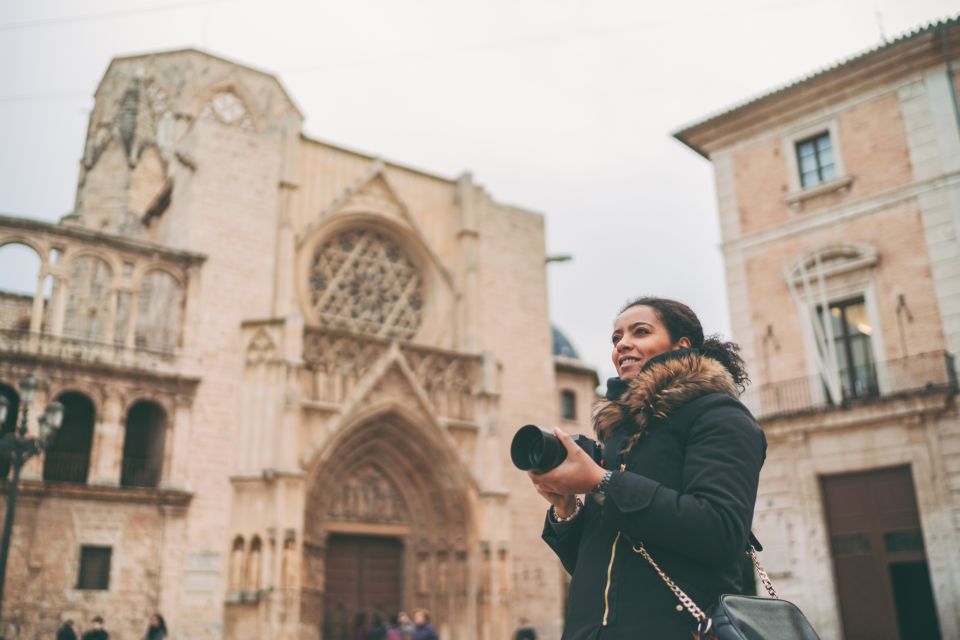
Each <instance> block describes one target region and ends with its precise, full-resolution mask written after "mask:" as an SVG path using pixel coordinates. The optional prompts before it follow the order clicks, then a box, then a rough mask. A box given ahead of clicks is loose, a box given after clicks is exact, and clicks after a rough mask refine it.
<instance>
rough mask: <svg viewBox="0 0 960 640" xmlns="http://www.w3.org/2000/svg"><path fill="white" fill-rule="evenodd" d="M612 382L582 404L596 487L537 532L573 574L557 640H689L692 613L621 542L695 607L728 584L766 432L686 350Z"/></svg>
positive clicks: (725, 382)
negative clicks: (639, 549) (600, 477)
mask: <svg viewBox="0 0 960 640" xmlns="http://www.w3.org/2000/svg"><path fill="white" fill-rule="evenodd" d="M623 386H626V389H624V388H623ZM623 386H619V388H618V385H610V387H609V391H608V398H607V399H606V400H601V401H600V402H599V403H598V405H597V408H596V410H595V412H594V423H595V427H596V428H597V431H598V434H601V437H603V440H604V442H603V444H604V467H606V468H607V469H611V470H614V473H613V476H612V478H611V480H610V483H609V486H608V488H607V490H606V497H605V498H604V499H603V501H602V504H601V503H600V502H598V500H597V499H596V498H595V497H594V495H593V494H590V495H588V496H587V500H586V503H585V505H584V507H583V510H582V511H581V513H580V514H579V515H578V516H576V517H575V518H574V519H573V520H572V521H570V522H568V523H559V524H558V523H555V522H553V521H552V520H551V518H550V516H549V513H548V516H547V522H546V524H545V526H544V530H543V539H544V540H545V541H546V543H547V544H548V545H549V546H550V547H551V548H552V549H553V550H554V551H555V552H556V554H557V555H558V556H559V557H560V560H561V561H562V563H563V566H564V567H565V568H566V570H567V571H568V572H569V573H570V574H571V575H572V576H573V580H572V582H571V585H570V595H569V602H568V605H567V617H566V621H565V624H564V630H563V640H588V639H592V638H596V637H597V635H598V633H599V632H600V630H601V629H603V633H602V640H621V639H622V640H673V639H674V638H676V639H677V640H681V639H682V640H689V638H690V637H691V633H692V631H693V630H695V629H696V623H695V621H694V619H693V617H692V616H691V615H690V613H689V612H687V611H686V610H685V609H684V610H681V611H678V610H677V606H678V604H679V601H678V600H677V598H676V597H675V596H674V595H673V593H672V592H671V591H670V590H669V589H668V588H667V586H666V585H665V584H664V583H663V581H662V580H661V578H660V577H659V576H658V575H657V574H656V573H655V572H654V570H653V568H652V567H651V566H650V565H649V564H648V563H647V561H646V560H644V559H643V558H642V557H641V556H640V555H639V554H637V553H635V552H634V551H633V550H632V548H631V547H632V544H631V542H632V543H640V542H643V544H644V545H645V547H646V549H647V551H648V552H649V553H650V555H651V556H652V557H653V559H654V560H655V561H656V562H657V563H658V564H659V565H660V567H661V568H662V569H663V570H664V572H665V573H666V574H667V575H668V576H670V577H671V578H672V579H673V580H674V582H676V583H677V584H678V585H679V586H680V587H681V588H682V589H683V590H684V591H686V593H687V595H689V596H690V597H691V598H692V599H693V600H694V602H696V603H697V604H698V605H699V606H701V607H702V608H704V609H706V608H707V607H709V606H710V605H712V604H713V603H714V602H716V600H717V598H718V596H720V595H721V594H723V593H738V592H740V589H741V584H740V582H741V579H740V576H741V559H742V558H743V551H744V548H745V546H746V543H747V539H748V536H749V535H750V525H751V522H752V519H753V508H754V503H755V501H756V496H757V483H758V479H759V474H760V467H761V466H762V465H763V460H764V457H765V455H766V440H765V438H764V436H763V432H762V431H761V430H760V428H759V427H758V426H757V423H756V421H755V420H754V419H753V417H752V416H751V415H750V412H749V411H748V410H747V409H746V407H744V406H743V405H742V404H741V403H740V402H739V401H738V400H737V399H736V395H737V393H736V388H735V386H734V385H733V382H732V381H731V378H730V375H729V373H728V372H727V371H726V370H725V369H724V368H723V366H722V365H721V364H720V363H719V362H717V361H716V360H713V359H711V358H708V357H705V356H702V355H700V354H699V353H697V352H696V351H690V350H683V351H675V352H670V353H669V354H664V355H663V356H660V357H658V358H654V359H653V360H651V361H650V363H648V365H647V366H646V367H645V368H644V370H643V371H642V372H640V373H639V374H638V375H637V377H636V378H634V379H632V380H630V381H629V382H628V383H625V384H624V385H623ZM631 442H632V448H631V449H630V450H629V452H627V453H626V454H624V453H621V452H622V451H623V449H624V448H626V447H628V446H630V445H631ZM621 465H626V466H625V470H624V471H619V470H620V469H621Z"/></svg>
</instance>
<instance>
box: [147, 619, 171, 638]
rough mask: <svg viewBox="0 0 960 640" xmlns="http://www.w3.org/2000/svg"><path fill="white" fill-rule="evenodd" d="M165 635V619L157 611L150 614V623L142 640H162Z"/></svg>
mask: <svg viewBox="0 0 960 640" xmlns="http://www.w3.org/2000/svg"><path fill="white" fill-rule="evenodd" d="M166 637H167V621H166V620H164V619H163V616H162V615H160V614H159V613H155V614H153V615H152V616H150V624H149V625H148V626H147V632H146V633H145V634H144V635H143V640H164V638H166Z"/></svg>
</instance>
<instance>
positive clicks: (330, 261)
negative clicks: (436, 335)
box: [308, 229, 424, 340]
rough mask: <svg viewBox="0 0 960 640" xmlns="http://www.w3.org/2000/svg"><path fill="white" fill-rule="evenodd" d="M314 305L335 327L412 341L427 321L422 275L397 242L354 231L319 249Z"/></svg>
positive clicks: (312, 270)
mask: <svg viewBox="0 0 960 640" xmlns="http://www.w3.org/2000/svg"><path fill="white" fill-rule="evenodd" d="M308 278H309V282H310V291H311V294H310V304H311V306H312V307H313V310H314V312H315V313H316V314H317V316H318V318H319V320H320V322H321V324H323V325H324V326H326V327H330V328H333V329H345V330H348V331H356V332H358V333H366V334H373V335H378V336H384V337H389V338H400V339H404V340H409V339H410V338H412V337H413V336H414V335H415V334H416V332H417V329H419V328H420V324H421V322H422V320H423V304H424V303H423V279H422V277H421V275H420V271H419V270H418V269H417V267H416V266H415V265H414V264H413V262H412V261H411V260H410V259H409V258H408V257H407V256H406V255H405V254H404V252H403V251H402V250H401V249H400V247H399V246H398V245H397V243H396V242H394V241H393V240H391V239H389V238H388V237H386V236H385V235H383V234H381V233H379V232H377V231H372V230H369V229H352V230H349V231H345V232H343V233H340V234H339V235H337V236H335V237H333V238H330V239H328V240H327V241H326V242H324V243H323V244H321V245H320V247H318V248H317V250H316V253H315V254H314V256H313V260H312V261H311V264H310V272H309V274H308Z"/></svg>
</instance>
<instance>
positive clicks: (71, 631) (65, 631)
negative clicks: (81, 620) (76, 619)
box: [57, 618, 80, 640]
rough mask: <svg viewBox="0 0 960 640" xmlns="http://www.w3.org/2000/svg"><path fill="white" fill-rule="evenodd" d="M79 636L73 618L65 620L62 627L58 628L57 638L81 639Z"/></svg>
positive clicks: (63, 639) (66, 639)
mask: <svg viewBox="0 0 960 640" xmlns="http://www.w3.org/2000/svg"><path fill="white" fill-rule="evenodd" d="M79 637H80V636H78V635H77V629H76V627H75V626H74V624H73V620H72V619H69V618H68V619H67V620H64V621H63V624H62V625H60V628H59V629H57V640H79Z"/></svg>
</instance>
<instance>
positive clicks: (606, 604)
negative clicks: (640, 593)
mask: <svg viewBox="0 0 960 640" xmlns="http://www.w3.org/2000/svg"><path fill="white" fill-rule="evenodd" d="M618 542H620V532H619V531H617V537H616V538H614V539H613V546H612V547H611V548H610V564H608V565H607V587H606V588H605V589H604V590H603V626H607V616H609V615H610V579H611V577H612V576H613V561H614V559H615V558H616V557H617V543H618Z"/></svg>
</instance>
